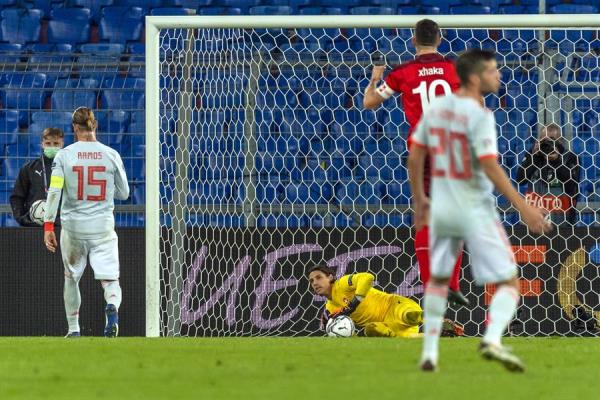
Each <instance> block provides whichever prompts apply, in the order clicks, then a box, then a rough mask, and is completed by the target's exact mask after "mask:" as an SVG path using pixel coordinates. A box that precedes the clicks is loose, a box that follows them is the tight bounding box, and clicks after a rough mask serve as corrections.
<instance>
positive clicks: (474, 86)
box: [408, 49, 550, 372]
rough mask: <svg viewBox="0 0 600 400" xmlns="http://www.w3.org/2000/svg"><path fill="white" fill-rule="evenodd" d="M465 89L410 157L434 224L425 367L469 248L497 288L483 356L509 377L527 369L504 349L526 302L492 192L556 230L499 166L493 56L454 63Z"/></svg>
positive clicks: (446, 104) (431, 365)
mask: <svg viewBox="0 0 600 400" xmlns="http://www.w3.org/2000/svg"><path fill="white" fill-rule="evenodd" d="M456 69H457V73H458V76H459V78H460V82H461V87H460V89H459V90H458V91H457V92H456V93H455V94H449V95H447V96H446V97H440V98H436V99H435V100H433V101H432V102H431V105H430V107H429V109H428V110H427V111H425V113H424V114H423V117H422V119H421V121H420V122H419V124H418V126H417V128H416V130H415V132H414V134H413V141H412V150H411V152H410V156H409V161H408V163H409V167H408V168H409V176H410V185H411V189H412V193H413V200H414V207H415V223H416V225H417V229H419V228H420V227H422V226H424V225H427V224H429V226H430V232H429V236H430V253H431V255H430V256H431V279H430V281H429V283H428V285H427V287H426V289H425V298H424V312H425V316H424V328H425V329H424V334H425V338H424V344H423V353H422V357H421V368H422V369H423V370H424V371H434V370H436V367H437V362H438V344H439V335H440V329H441V325H442V321H443V318H444V314H445V312H446V308H447V301H446V298H447V293H448V282H449V279H450V275H451V273H452V270H453V268H454V263H455V261H456V257H457V256H458V254H459V252H460V251H461V248H462V245H463V243H464V244H466V245H467V248H468V250H469V252H470V255H471V266H472V272H473V276H474V278H475V281H476V282H477V283H478V284H480V285H483V284H488V283H494V284H496V285H497V290H496V293H495V294H494V297H493V298H492V302H491V304H490V308H489V314H488V321H489V324H488V326H487V329H486V332H485V335H484V336H483V339H482V341H481V344H480V348H479V352H480V354H481V355H482V356H483V357H484V358H486V359H490V360H496V361H499V362H501V363H502V364H503V365H504V366H505V367H506V368H507V369H508V370H510V371H518V372H520V371H523V370H524V365H523V363H522V362H521V360H519V358H518V357H517V356H515V355H514V354H512V353H511V352H510V351H509V350H508V349H507V348H505V347H503V346H502V345H501V343H500V342H501V337H502V334H503V333H504V332H505V331H506V328H507V326H508V324H509V322H510V320H511V319H512V318H513V316H514V313H515V311H516V308H517V304H518V302H519V299H520V293H519V285H518V280H517V266H516V264H515V261H514V257H513V253H512V250H511V248H510V245H509V242H508V238H507V236H506V232H505V231H504V228H503V227H502V224H501V223H500V218H499V216H498V212H497V210H496V203H495V198H494V194H493V190H494V187H495V188H496V189H497V190H498V191H499V192H500V193H502V194H503V195H504V196H506V197H507V199H508V200H509V201H510V202H511V203H512V204H513V206H514V207H515V208H516V209H517V210H518V211H519V212H520V213H521V218H522V219H523V221H524V222H525V224H527V225H528V226H529V229H530V230H531V231H532V232H537V233H541V232H544V231H547V230H549V229H550V225H549V224H548V222H547V221H545V219H544V213H543V212H542V210H539V209H537V208H533V207H531V206H529V205H528V204H527V203H526V201H525V199H524V198H523V197H522V196H521V195H520V194H519V193H518V192H517V191H516V190H515V189H514V188H513V186H512V184H511V182H510V181H509V179H508V177H507V176H506V174H505V173H504V170H503V169H502V167H501V166H500V165H499V164H498V161H497V158H498V154H497V153H498V152H497V137H496V123H495V119H494V115H493V114H492V112H491V111H490V110H488V109H487V108H485V105H484V101H483V96H484V95H486V94H488V93H496V92H497V91H498V89H499V88H500V75H499V72H498V68H497V64H496V58H495V54H494V53H493V52H490V51H486V50H480V49H471V50H469V51H467V52H465V53H464V54H462V55H461V56H460V57H459V58H458V60H457V63H456ZM428 154H429V156H430V158H431V171H432V172H431V175H432V177H433V182H432V188H431V203H430V199H429V198H428V197H427V196H426V194H425V190H424V187H423V171H424V164H425V159H426V157H427V156H428Z"/></svg>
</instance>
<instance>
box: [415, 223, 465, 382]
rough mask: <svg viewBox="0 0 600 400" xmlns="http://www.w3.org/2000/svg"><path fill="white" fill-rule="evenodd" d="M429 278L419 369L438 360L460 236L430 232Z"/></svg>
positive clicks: (428, 368)
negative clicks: (451, 236) (447, 235)
mask: <svg viewBox="0 0 600 400" xmlns="http://www.w3.org/2000/svg"><path fill="white" fill-rule="evenodd" d="M430 237H431V240H430V244H431V262H432V264H431V267H432V268H431V274H432V276H431V279H430V280H429V282H428V283H427V286H426V287H425V297H424V299H423V304H424V307H423V309H424V311H425V313H424V318H423V320H424V324H423V326H424V332H423V333H424V340H423V351H422V354H421V369H422V370H423V371H434V370H435V369H436V367H437V362H438V354H439V352H438V346H439V338H440V333H441V330H442V324H443V322H444V314H446V309H447V307H448V303H447V298H448V283H449V281H450V276H451V275H452V270H453V268H454V264H455V262H456V256H457V254H458V249H459V248H460V247H461V246H462V243H461V241H460V240H458V239H456V238H448V237H436V235H435V233H434V232H430Z"/></svg>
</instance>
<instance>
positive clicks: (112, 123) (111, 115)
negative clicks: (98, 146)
mask: <svg viewBox="0 0 600 400" xmlns="http://www.w3.org/2000/svg"><path fill="white" fill-rule="evenodd" d="M94 115H95V116H96V120H97V121H98V132H99V133H100V137H101V138H102V140H101V141H102V142H103V143H106V144H108V145H109V146H112V145H115V144H121V143H122V142H123V133H124V132H125V131H126V130H127V127H128V125H129V113H128V112H125V111H122V110H110V111H104V110H99V111H96V112H95V113H94Z"/></svg>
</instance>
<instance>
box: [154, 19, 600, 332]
mask: <svg viewBox="0 0 600 400" xmlns="http://www.w3.org/2000/svg"><path fill="white" fill-rule="evenodd" d="M418 19H419V17H418V16H411V17H406V16H392V17H379V16H377V17H374V16H369V18H368V20H365V19H364V18H363V17H336V18H335V19H334V20H330V19H329V18H327V17H282V16H277V17H256V16H253V17H183V18H172V17H149V18H147V39H146V46H147V64H146V65H147V66H146V78H147V79H146V85H147V87H146V99H147V103H146V108H147V109H146V112H147V117H146V121H147V122H146V130H147V164H146V165H147V172H146V176H147V236H146V244H147V261H146V266H147V282H146V284H147V316H146V319H147V334H148V335H149V336H156V335H167V336H171V335H174V336H177V335H186V336H187V335H189V336H226V335H319V334H321V333H320V331H319V322H318V316H319V314H320V310H321V309H322V307H323V305H324V299H323V298H321V297H318V296H314V295H313V294H312V293H311V292H310V288H309V285H308V280H307V277H306V273H307V270H308V269H309V268H310V267H312V266H314V265H315V264H317V263H325V264H327V265H329V266H332V267H334V268H336V270H337V273H338V276H340V275H343V274H345V273H353V272H362V271H370V272H372V273H373V274H375V276H376V287H377V288H380V289H382V290H385V291H387V292H390V293H398V294H401V295H404V296H407V297H411V298H415V299H416V300H417V301H419V300H420V298H421V296H422V293H423V285H422V283H421V282H420V280H419V274H418V266H417V264H416V258H415V256H414V248H413V230H412V211H411V208H410V203H409V199H410V192H409V185H408V180H407V170H406V158H407V148H406V135H407V132H408V128H409V127H408V124H407V122H406V119H405V115H404V113H403V110H402V108H401V107H400V105H399V102H398V99H394V100H389V101H387V102H386V103H384V105H383V106H382V107H381V108H380V109H378V110H376V111H365V110H363V109H362V96H363V92H364V89H365V87H366V85H367V83H368V81H369V77H370V73H371V69H372V66H373V65H378V64H382V65H386V67H387V69H386V73H387V72H389V71H390V70H391V68H393V66H394V65H397V64H399V63H401V62H404V61H407V60H411V59H412V58H413V57H414V48H413V46H412V43H411V37H412V33H413V32H412V30H411V27H412V26H414V24H415V22H416V21H417V20H418ZM436 20H437V21H438V23H439V24H440V26H441V27H442V28H443V42H442V45H441V47H440V49H439V51H440V52H441V53H443V54H447V55H449V56H450V57H455V56H457V54H459V53H460V52H461V51H463V50H465V49H466V48H470V47H483V48H489V49H493V50H495V51H496V52H497V54H498V57H497V59H498V63H499V66H500V71H501V76H502V89H501V92H500V93H499V94H498V95H489V96H487V97H486V99H485V100H486V105H487V106H488V107H489V108H490V109H491V110H492V111H493V112H494V115H495V118H496V121H497V128H498V134H499V150H500V153H501V161H502V164H503V165H504V167H505V168H506V171H507V172H508V173H509V175H510V177H511V178H512V179H513V181H514V182H515V185H518V186H519V189H520V190H521V192H522V193H523V194H527V196H528V199H529V201H532V202H536V204H538V205H542V206H544V207H545V208H548V209H549V210H551V211H552V214H551V215H552V219H553V221H554V223H555V225H556V229H555V231H554V232H553V233H551V234H549V235H547V236H532V235H529V234H528V232H527V229H526V228H525V227H524V226H523V225H521V224H520V222H519V217H518V214H517V213H516V211H515V210H514V209H512V208H511V207H510V206H509V204H508V203H507V201H506V200H505V199H503V198H502V197H498V209H499V212H500V214H501V218H502V222H503V224H504V226H505V228H506V229H507V232H508V233H509V236H510V241H511V244H512V246H513V250H514V252H515V255H516V259H517V262H518V264H519V278H520V285H521V293H522V301H521V303H520V306H519V310H518V313H517V316H516V317H515V319H514V321H513V322H512V323H511V325H510V333H511V334H514V335H587V334H595V333H596V332H597V328H598V322H597V320H598V318H599V317H600V304H599V303H600V296H599V293H600V276H599V274H598V265H599V263H600V248H598V247H597V243H596V242H597V238H598V237H600V229H599V228H598V218H597V210H598V204H599V203H598V197H597V194H596V193H597V191H596V188H597V176H596V174H597V171H598V167H599V166H600V153H599V152H598V148H599V143H598V142H599V138H600V125H599V124H598V110H600V103H599V101H600V100H598V99H600V97H599V94H600V93H599V89H598V88H599V86H598V85H599V82H600V73H599V71H600V69H599V68H598V65H597V63H598V59H597V56H596V54H597V51H599V50H600V40H599V38H598V37H597V17H596V16H586V15H579V16H547V15H546V16H544V15H539V16H531V15H527V16H484V17H481V16H477V18H476V19H473V18H472V17H468V18H467V17H464V16H439V17H436ZM565 21H567V22H568V23H569V24H570V26H578V28H569V29H565V28H564V27H561V26H563V25H564V24H565V23H566V22H565ZM335 24H337V25H335ZM561 24H562V25H561ZM424 95H426V93H424ZM550 124H556V125H557V126H558V128H559V131H560V133H561V135H562V136H561V139H560V140H558V141H556V143H558V144H560V148H554V149H555V150H556V149H558V150H556V151H557V153H560V154H559V155H558V157H559V158H560V160H559V162H558V163H557V162H555V161H553V162H550V161H548V158H547V157H546V156H544V160H546V161H547V162H546V164H544V163H543V162H541V163H540V162H539V159H540V158H539V154H540V153H539V152H538V153H537V155H536V157H534V159H535V160H536V161H535V162H534V163H533V166H532V167H530V168H529V169H527V168H525V170H526V171H525V176H524V178H523V177H521V178H519V168H520V166H521V164H522V162H523V159H524V158H525V156H526V155H527V154H529V153H531V152H535V151H536V150H537V148H536V147H535V146H536V142H537V140H538V134H539V132H540V131H541V130H542V128H543V127H548V126H549V125H550ZM548 129H550V128H548ZM540 151H545V150H543V149H541V150H540ZM547 153H548V154H549V153H550V152H547ZM545 154H546V153H545ZM571 154H572V155H573V156H572V157H571ZM573 157H574V158H573ZM573 159H575V160H577V161H576V162H575V163H574V164H573V162H572V161H573ZM532 168H533V169H532ZM577 168H578V169H577ZM565 171H566V172H565ZM569 173H570V175H569ZM565 174H566V175H565ZM464 263H465V267H464V268H463V271H462V279H461V288H462V291H463V292H464V293H466V295H467V296H468V298H469V299H470V300H471V302H472V306H471V307H470V308H465V307H462V308H458V309H456V308H454V309H450V311H449V315H448V316H449V317H450V318H452V319H455V320H457V321H458V322H459V323H461V324H463V325H464V327H465V333H466V334H467V335H479V334H480V333H481V332H482V331H483V328H484V324H485V317H486V310H487V307H488V304H489V300H490V297H491V295H492V294H493V292H494V287H493V286H492V285H490V286H486V287H478V286H476V285H475V284H474V283H473V280H472V276H471V272H470V268H469V267H468V264H469V257H468V249H467V253H466V257H465V262H464Z"/></svg>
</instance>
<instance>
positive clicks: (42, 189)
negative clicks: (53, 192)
mask: <svg viewBox="0 0 600 400" xmlns="http://www.w3.org/2000/svg"><path fill="white" fill-rule="evenodd" d="M42 162H43V165H42ZM44 167H45V169H46V183H45V184H44V172H43V169H42V168H44ZM51 174H52V159H51V158H48V157H45V156H42V157H38V158H36V159H35V160H33V161H30V162H28V163H27V164H25V165H23V166H22V167H21V169H20V171H19V177H18V178H17V181H16V182H15V187H14V188H13V192H12V194H11V196H10V206H11V207H12V212H13V216H14V218H15V219H16V220H17V222H18V223H19V224H21V226H39V225H37V224H36V223H35V222H32V221H31V219H30V218H29V209H30V208H31V205H32V204H33V203H34V202H35V201H37V200H45V199H46V190H47V188H48V186H49V185H50V176H51ZM58 220H59V219H58V218H57V221H58Z"/></svg>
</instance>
